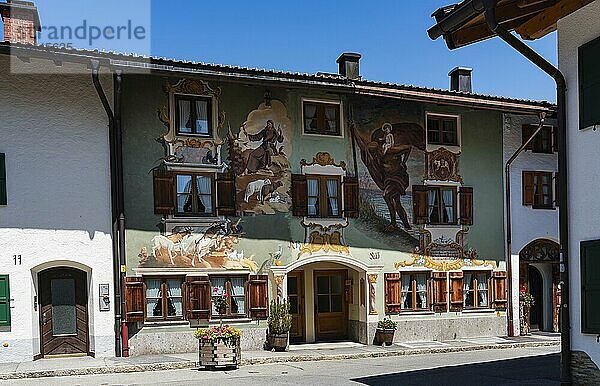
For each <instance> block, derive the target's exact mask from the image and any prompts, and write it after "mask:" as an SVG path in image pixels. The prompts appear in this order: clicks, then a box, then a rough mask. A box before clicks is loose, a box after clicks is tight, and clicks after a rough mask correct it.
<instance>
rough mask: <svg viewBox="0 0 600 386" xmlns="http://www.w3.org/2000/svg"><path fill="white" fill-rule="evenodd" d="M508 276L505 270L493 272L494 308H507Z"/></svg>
mask: <svg viewBox="0 0 600 386" xmlns="http://www.w3.org/2000/svg"><path fill="white" fill-rule="evenodd" d="M506 276H507V275H506V272H504V271H494V273H493V274H492V285H493V288H494V308H495V309H497V310H505V309H506V305H507V298H506Z"/></svg>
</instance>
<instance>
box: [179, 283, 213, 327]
mask: <svg viewBox="0 0 600 386" xmlns="http://www.w3.org/2000/svg"><path fill="white" fill-rule="evenodd" d="M185 284H186V303H187V312H186V319H187V320H198V321H200V320H203V321H207V320H208V319H209V317H210V308H211V301H212V297H211V296H212V291H211V286H210V282H209V281H208V277H206V276H204V277H192V276H188V277H187V278H186V282H185Z"/></svg>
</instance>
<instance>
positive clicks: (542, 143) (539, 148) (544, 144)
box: [521, 125, 558, 154]
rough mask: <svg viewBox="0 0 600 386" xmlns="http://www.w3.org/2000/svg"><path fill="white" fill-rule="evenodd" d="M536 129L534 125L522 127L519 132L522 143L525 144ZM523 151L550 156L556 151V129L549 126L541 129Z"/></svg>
mask: <svg viewBox="0 0 600 386" xmlns="http://www.w3.org/2000/svg"><path fill="white" fill-rule="evenodd" d="M537 128H538V126H536V125H523V127H522V130H521V136H522V143H525V142H527V140H528V139H529V138H531V136H532V135H533V133H535V131H536V130H537ZM525 150H531V151H532V152H534V153H546V154H552V153H554V152H555V151H558V131H557V129H556V128H554V127H551V126H544V127H542V129H541V130H540V131H539V132H538V133H537V134H536V136H535V137H534V138H533V140H532V141H531V142H529V144H527V146H526V147H525Z"/></svg>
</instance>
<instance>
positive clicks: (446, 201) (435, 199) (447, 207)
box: [427, 186, 456, 224]
mask: <svg viewBox="0 0 600 386" xmlns="http://www.w3.org/2000/svg"><path fill="white" fill-rule="evenodd" d="M427 213H428V224H456V188H455V187H453V186H449V187H433V186H428V190H427Z"/></svg>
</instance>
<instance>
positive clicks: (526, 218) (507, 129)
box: [503, 114, 558, 334]
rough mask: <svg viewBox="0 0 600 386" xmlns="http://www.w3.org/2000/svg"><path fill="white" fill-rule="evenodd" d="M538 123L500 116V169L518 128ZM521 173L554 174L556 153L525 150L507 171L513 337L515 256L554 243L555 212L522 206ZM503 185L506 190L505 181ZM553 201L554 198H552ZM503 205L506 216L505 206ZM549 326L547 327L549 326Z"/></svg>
mask: <svg viewBox="0 0 600 386" xmlns="http://www.w3.org/2000/svg"><path fill="white" fill-rule="evenodd" d="M539 122H540V121H539V117H537V116H535V115H514V114H505V115H504V128H503V136H504V139H503V142H504V145H503V165H506V162H508V160H509V159H510V157H511V156H512V155H513V154H514V153H515V152H516V151H517V149H518V148H519V147H520V146H521V144H522V125H531V124H534V125H538V124H539ZM544 124H546V125H556V121H554V120H549V119H548V120H546V121H545V122H544ZM524 170H529V171H547V172H553V173H554V172H556V171H558V153H554V154H542V153H533V152H532V151H531V150H525V151H523V152H521V154H519V156H518V157H517V158H516V159H515V160H514V161H513V163H512V164H511V168H510V189H511V195H510V196H511V211H510V213H511V223H512V231H511V235H512V245H511V266H512V275H511V280H510V285H511V286H512V288H513V290H512V305H513V315H514V316H515V317H514V322H515V323H514V329H515V334H519V323H518V315H519V252H521V250H522V249H523V248H524V247H525V246H526V245H527V244H529V243H530V242H531V241H533V240H535V239H540V238H545V239H549V240H553V241H556V242H558V209H557V210H550V209H533V208H532V207H531V206H523V199H522V197H523V183H522V174H523V171H524ZM504 183H505V188H506V181H505V182H504ZM553 197H554V199H555V198H556V196H553ZM504 204H505V209H504V210H505V212H506V202H505V203H504ZM505 220H506V219H505ZM544 300H546V304H545V305H546V307H545V308H544V310H545V309H546V308H548V309H550V310H551V308H552V307H547V304H548V302H547V300H548V299H544ZM550 300H551V299H550ZM550 304H551V303H550ZM544 312H545V311H544ZM545 319H546V323H550V320H551V316H550V318H548V317H547V315H546V317H545ZM547 325H548V324H547ZM549 325H550V326H551V323H550V324H549Z"/></svg>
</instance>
